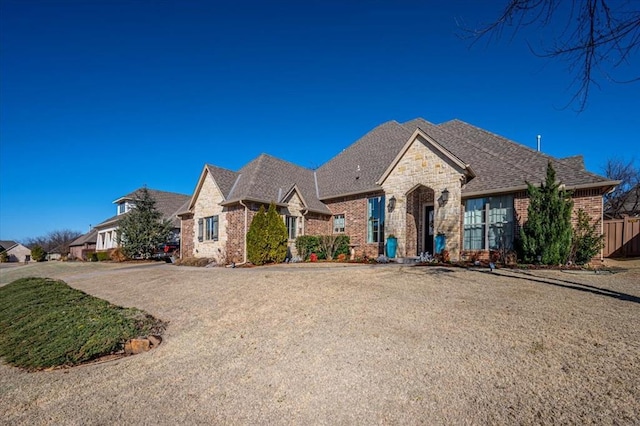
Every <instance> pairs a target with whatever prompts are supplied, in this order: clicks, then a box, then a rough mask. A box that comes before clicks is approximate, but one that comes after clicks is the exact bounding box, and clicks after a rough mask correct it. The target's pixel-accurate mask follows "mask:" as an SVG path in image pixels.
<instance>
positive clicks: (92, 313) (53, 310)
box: [0, 277, 165, 370]
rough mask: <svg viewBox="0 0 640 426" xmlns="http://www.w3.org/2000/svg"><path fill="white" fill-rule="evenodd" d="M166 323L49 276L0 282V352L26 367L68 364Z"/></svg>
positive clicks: (118, 346)
mask: <svg viewBox="0 0 640 426" xmlns="http://www.w3.org/2000/svg"><path fill="white" fill-rule="evenodd" d="M164 327H165V324H164V323H163V322H162V321H160V320H158V319H155V318H153V317H152V316H150V315H148V314H146V313H145V312H143V311H141V310H139V309H135V308H122V307H119V306H115V305H112V304H111V303H109V302H107V301H105V300H102V299H98V298H96V297H93V296H90V295H88V294H86V293H84V292H82V291H80V290H76V289H74V288H71V287H69V286H68V285H67V284H66V283H65V282H64V281H57V280H53V279H49V278H35V277H31V278H22V279H19V280H16V281H14V282H12V283H11V284H7V285H6V286H4V287H0V356H1V357H3V358H4V359H5V360H6V361H7V362H8V363H10V364H12V365H14V366H17V367H22V368H26V369H29V370H35V369H42V368H48V367H55V366H63V365H64V366H71V365H77V364H81V363H83V362H87V361H90V360H92V359H95V358H98V357H100V356H103V355H108V354H112V353H116V352H118V351H120V350H121V349H122V348H123V346H124V343H125V342H126V341H127V340H129V339H132V338H135V337H138V336H147V335H149V334H161V333H162V331H163V330H164Z"/></svg>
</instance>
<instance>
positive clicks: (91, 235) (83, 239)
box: [69, 228, 98, 247]
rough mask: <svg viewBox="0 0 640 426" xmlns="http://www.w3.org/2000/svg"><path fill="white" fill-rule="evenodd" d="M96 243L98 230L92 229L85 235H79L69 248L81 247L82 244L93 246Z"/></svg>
mask: <svg viewBox="0 0 640 426" xmlns="http://www.w3.org/2000/svg"><path fill="white" fill-rule="evenodd" d="M97 241H98V230H97V229H96V228H93V229H92V230H91V231H89V232H87V233H86V234H83V235H80V236H79V237H78V238H76V239H75V240H73V241H72V242H71V244H69V247H74V246H82V245H84V244H92V243H93V244H95V243H96V242H97Z"/></svg>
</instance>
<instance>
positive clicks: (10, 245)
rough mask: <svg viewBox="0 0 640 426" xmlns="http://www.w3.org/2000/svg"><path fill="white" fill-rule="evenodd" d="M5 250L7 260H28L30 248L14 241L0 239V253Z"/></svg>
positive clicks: (29, 259)
mask: <svg viewBox="0 0 640 426" xmlns="http://www.w3.org/2000/svg"><path fill="white" fill-rule="evenodd" d="M3 252H6V253H7V258H8V260H9V262H30V261H31V250H30V249H29V248H27V247H25V246H23V245H22V244H20V243H16V242H15V241H0V253H3Z"/></svg>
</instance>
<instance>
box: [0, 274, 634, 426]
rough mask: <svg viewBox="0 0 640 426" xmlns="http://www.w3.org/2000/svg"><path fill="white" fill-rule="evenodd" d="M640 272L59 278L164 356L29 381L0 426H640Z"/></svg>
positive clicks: (4, 278)
mask: <svg viewBox="0 0 640 426" xmlns="http://www.w3.org/2000/svg"><path fill="white" fill-rule="evenodd" d="M639 263H640V262H636V263H633V262H632V263H626V264H625V263H622V264H620V265H616V266H621V267H629V268H630V269H628V270H627V271H625V272H619V273H616V274H612V275H609V274H594V273H588V274H586V273H567V272H560V271H534V272H513V271H504V270H500V271H497V272H494V273H490V272H489V271H488V270H477V271H469V270H464V269H454V268H442V267H431V268H425V267H406V266H404V267H401V266H325V265H322V264H320V265H287V266H274V267H263V268H253V269H224V268H210V269H206V268H188V267H184V268H183V267H176V266H173V265H160V264H157V265H151V266H144V265H143V266H131V265H109V264H87V265H82V264H62V263H57V262H56V263H54V262H52V263H50V264H45V265H28V266H22V267H16V268H8V269H1V270H0V284H4V283H7V282H9V281H12V280H13V279H15V278H18V277H20V276H25V275H40V276H52V277H56V278H61V279H64V280H65V281H66V282H68V283H69V284H70V285H72V286H74V287H76V288H78V289H81V290H84V291H86V292H88V293H90V294H92V295H95V296H98V297H101V298H104V299H107V300H109V301H110V302H113V303H115V304H118V305H123V306H135V307H138V308H141V309H144V310H146V311H148V312H149V313H151V314H153V315H155V316H156V317H158V318H161V319H163V320H165V321H168V322H169V327H168V329H167V332H166V334H165V336H164V338H165V340H164V342H163V344H162V345H160V347H158V348H157V349H155V350H153V351H151V352H148V353H145V354H142V355H137V356H132V357H128V358H124V359H120V360H116V361H111V362H106V363H101V364H94V365H87V366H82V367H77V368H72V369H64V370H54V371H45V372H38V373H26V372H23V371H20V370H18V369H15V368H12V367H9V366H7V365H5V364H2V365H0V413H2V414H0V416H2V417H0V423H4V424H29V425H33V424H78V425H80V424H83V425H84V424H112V423H121V424H400V423H401V424H448V425H449V424H465V425H467V424H478V425H484V424H604V425H607V424H621V425H622V424H639V423H640V268H638V266H639Z"/></svg>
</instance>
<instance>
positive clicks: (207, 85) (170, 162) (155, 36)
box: [0, 0, 640, 240]
mask: <svg viewBox="0 0 640 426" xmlns="http://www.w3.org/2000/svg"><path fill="white" fill-rule="evenodd" d="M503 3H504V2H502V1H495V2H475V1H470V0H469V1H457V0H454V1H448V2H432V1H400V2H395V1H371V2H366V3H365V2H351V1H333V0H328V1H313V0H312V1H305V2H300V1H274V2H257V1H256V2H248V1H238V2H218V1H213V0H212V1H204V0H203V1H191V0H180V1H178V0H175V1H173V0H158V1H151V0H149V1H142V0H140V1H136V0H122V1H115V0H104V1H80V0H66V1H63V0H47V1H45V0H41V1H36V0H2V2H0V12H1V13H0V37H1V38H0V43H1V56H0V239H15V240H22V239H25V238H28V237H35V236H39V235H43V234H45V233H47V232H49V231H53V230H56V229H63V228H70V229H73V230H78V231H82V232H86V231H87V230H88V229H89V225H90V224H93V225H95V224H97V223H99V222H101V221H103V220H104V219H106V218H108V217H110V216H112V215H114V214H115V205H113V204H111V202H112V201H113V200H115V199H116V198H118V197H120V196H122V195H125V194H127V193H129V192H131V191H133V190H135V189H136V188H139V187H141V186H143V185H147V186H148V187H149V188H154V189H161V190H166V191H175V192H181V193H186V194H190V193H191V192H192V191H193V189H194V186H195V185H196V181H197V179H198V177H199V174H200V172H201V170H202V167H203V165H204V164H205V163H211V164H215V165H218V166H221V167H226V168H229V169H232V170H237V169H239V168H240V167H242V165H244V164H245V163H247V162H248V161H250V160H251V159H253V158H254V157H256V156H257V155H259V154H260V153H262V152H266V153H268V154H271V155H274V156H276V157H280V158H282V159H285V160H288V161H291V162H294V163H296V164H299V165H301V166H305V167H312V168H313V167H317V166H319V165H321V164H322V163H324V162H325V161H327V160H328V159H330V158H331V157H332V156H334V155H336V154H337V153H338V152H340V151H341V150H342V149H344V148H345V147H347V146H348V145H349V144H351V143H352V142H354V141H355V140H357V139H358V138H359V137H360V136H362V135H363V134H365V133H366V132H368V131H369V130H371V129H372V128H373V127H375V126H376V125H378V124H381V123H383V122H385V121H388V120H398V121H406V120H410V119H412V118H415V117H418V116H420V117H423V118H425V119H426V120H428V121H431V122H433V123H441V122H444V121H447V120H450V119H453V118H459V119H461V120H463V121H466V122H469V123H471V124H474V125H476V126H479V127H482V128H484V129H487V130H489V131H492V132H494V133H497V134H500V135H502V136H505V137H508V138H511V139H513V140H515V141H518V142H520V143H522V144H525V145H529V146H531V147H534V146H535V143H536V135H537V134H541V135H542V150H543V151H544V152H546V153H548V154H550V155H553V156H557V157H563V156H569V155H575V154H583V155H584V157H585V162H586V166H587V168H588V169H589V170H591V171H593V172H598V173H600V172H601V171H602V167H603V166H604V164H605V162H606V160H607V159H608V158H612V157H618V158H622V159H627V160H629V159H632V158H636V159H638V157H640V156H639V155H638V154H640V148H638V146H640V144H639V143H638V133H639V130H640V119H638V117H639V113H638V111H639V110H640V108H639V107H640V83H636V84H614V83H610V82H608V81H606V80H604V79H602V80H601V81H600V87H599V88H597V87H594V89H593V91H592V93H591V96H590V98H589V102H588V106H587V110H586V111H585V112H582V113H580V114H578V113H576V112H575V111H574V110H573V109H571V108H563V107H564V106H565V105H566V104H567V103H568V102H569V100H570V99H571V96H572V95H573V91H572V90H573V89H572V88H571V87H570V84H571V82H572V78H573V76H572V74H570V73H569V71H568V69H567V64H565V63H563V62H558V61H553V60H549V59H544V58H540V57H536V56H535V55H532V54H531V52H530V51H529V48H528V47H527V41H529V43H531V44H532V45H533V46H534V47H535V46H540V43H541V35H543V34H544V32H543V31H541V30H540V29H539V28H535V27H534V28H529V29H527V30H526V31H523V32H521V33H518V34H517V35H516V37H514V38H513V39H511V38H510V37H503V39H501V40H498V41H496V42H492V43H486V42H480V43H477V44H476V45H474V46H473V47H470V41H468V40H464V39H462V38H461V37H460V36H459V35H460V34H461V30H460V28H459V26H458V24H459V23H460V22H463V23H465V24H466V25H467V26H469V27H472V26H477V25H479V24H480V23H483V22H489V21H490V20H491V19H492V18H495V17H496V16H498V14H499V13H500V12H501V10H502V6H503ZM365 4H366V6H365ZM625 69H626V71H625ZM638 69H639V67H638V60H637V58H632V63H631V64H629V65H628V66H627V67H626V68H624V67H623V70H622V73H623V74H624V73H625V72H627V73H633V72H636V74H637V70H638ZM465 160H466V161H469V162H470V163H471V164H473V159H465ZM636 164H637V163H636Z"/></svg>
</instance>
